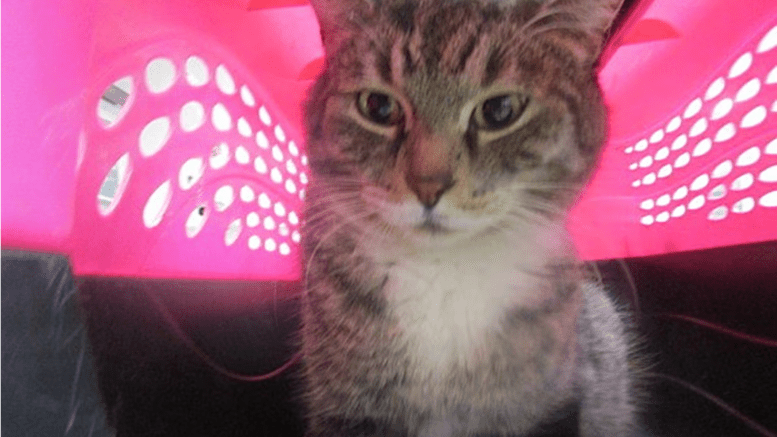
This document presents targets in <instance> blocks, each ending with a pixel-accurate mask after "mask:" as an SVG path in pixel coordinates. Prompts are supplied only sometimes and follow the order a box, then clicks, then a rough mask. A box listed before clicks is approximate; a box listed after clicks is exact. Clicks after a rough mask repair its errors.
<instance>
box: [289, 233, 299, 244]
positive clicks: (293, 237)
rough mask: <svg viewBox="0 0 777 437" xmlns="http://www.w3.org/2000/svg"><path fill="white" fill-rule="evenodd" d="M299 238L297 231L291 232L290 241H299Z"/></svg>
mask: <svg viewBox="0 0 777 437" xmlns="http://www.w3.org/2000/svg"><path fill="white" fill-rule="evenodd" d="M299 240H300V235H299V232H297V231H294V232H292V233H291V241H293V242H295V243H299Z"/></svg>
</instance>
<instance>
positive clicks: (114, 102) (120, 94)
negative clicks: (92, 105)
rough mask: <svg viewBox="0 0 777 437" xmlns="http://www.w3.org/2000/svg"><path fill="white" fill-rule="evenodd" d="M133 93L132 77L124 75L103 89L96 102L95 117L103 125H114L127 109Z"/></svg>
mask: <svg viewBox="0 0 777 437" xmlns="http://www.w3.org/2000/svg"><path fill="white" fill-rule="evenodd" d="M133 95H134V84H133V82H132V77H130V76H126V77H122V78H121V79H119V80H117V81H116V82H113V83H112V84H111V85H109V86H108V88H106V89H105V91H104V92H103V95H102V96H101V97H100V101H99V102H97V119H98V120H99V121H100V124H102V126H103V127H111V126H114V125H116V123H118V122H119V121H120V120H121V119H122V117H124V114H126V113H127V111H128V110H129V107H130V105H131V104H132V97H133Z"/></svg>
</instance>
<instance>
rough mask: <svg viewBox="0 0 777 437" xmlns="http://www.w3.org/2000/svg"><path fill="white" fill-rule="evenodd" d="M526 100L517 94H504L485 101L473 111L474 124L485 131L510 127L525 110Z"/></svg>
mask: <svg viewBox="0 0 777 437" xmlns="http://www.w3.org/2000/svg"><path fill="white" fill-rule="evenodd" d="M527 104H528V99H527V98H525V97H521V96H519V95H517V94H504V95H501V96H496V97H491V98H490V99H488V100H485V101H484V102H483V103H481V104H480V105H479V106H478V107H477V108H476V109H475V114H474V118H475V122H476V123H477V125H478V127H480V128H481V129H485V130H499V129H504V128H506V127H507V126H510V125H511V124H512V123H513V122H515V121H516V120H517V119H518V118H519V117H520V115H521V114H522V113H523V111H524V109H526V105H527Z"/></svg>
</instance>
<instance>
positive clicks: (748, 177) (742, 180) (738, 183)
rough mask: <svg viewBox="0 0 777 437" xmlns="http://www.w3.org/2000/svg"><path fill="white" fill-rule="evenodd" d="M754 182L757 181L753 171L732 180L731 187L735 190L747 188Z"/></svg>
mask: <svg viewBox="0 0 777 437" xmlns="http://www.w3.org/2000/svg"><path fill="white" fill-rule="evenodd" d="M753 182H755V178H754V177H753V175H752V174H751V173H745V174H743V175H742V176H739V177H738V178H736V179H734V180H733V181H732V182H731V189H732V190H734V191H742V190H746V189H748V188H750V187H751V186H752V185H753Z"/></svg>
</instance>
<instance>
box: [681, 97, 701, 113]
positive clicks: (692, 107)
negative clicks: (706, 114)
mask: <svg viewBox="0 0 777 437" xmlns="http://www.w3.org/2000/svg"><path fill="white" fill-rule="evenodd" d="M701 106H702V102H701V99H699V98H697V99H694V100H693V101H692V102H691V103H689V104H688V106H687V107H686V108H685V112H684V113H683V117H685V118H691V117H693V116H694V115H696V114H698V113H699V111H701Z"/></svg>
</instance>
